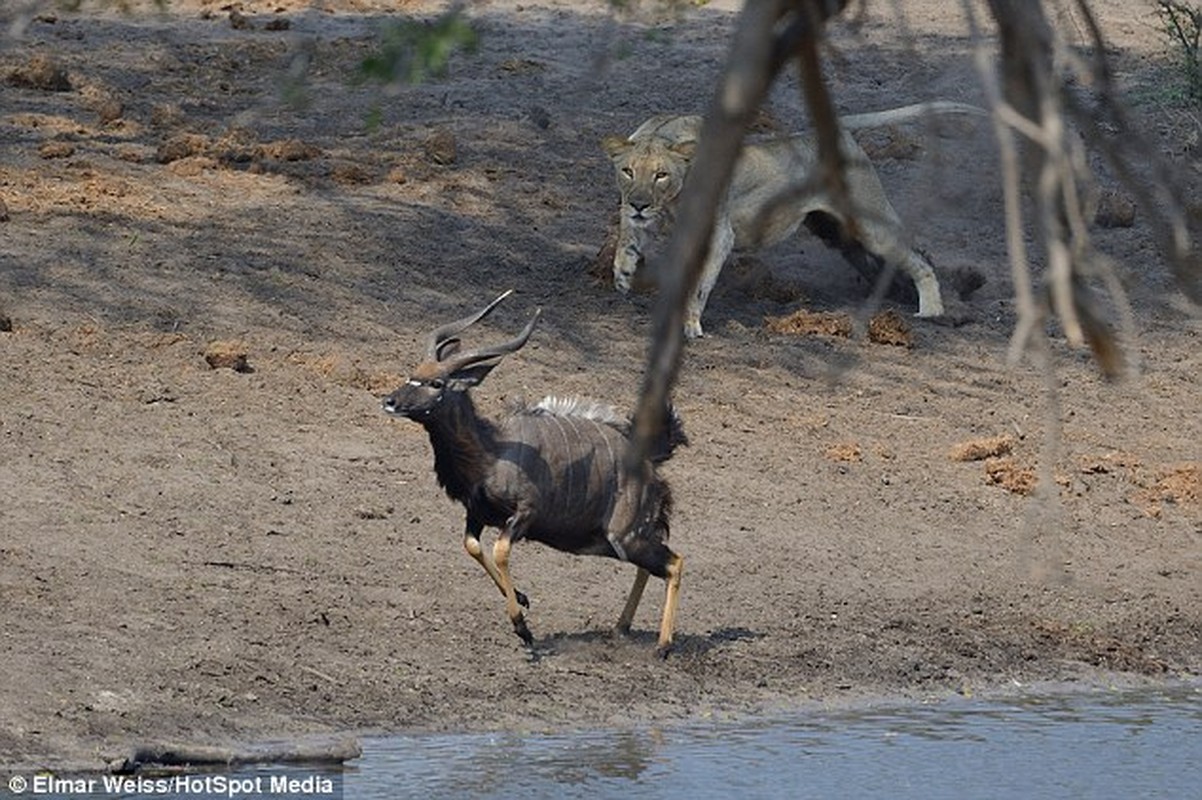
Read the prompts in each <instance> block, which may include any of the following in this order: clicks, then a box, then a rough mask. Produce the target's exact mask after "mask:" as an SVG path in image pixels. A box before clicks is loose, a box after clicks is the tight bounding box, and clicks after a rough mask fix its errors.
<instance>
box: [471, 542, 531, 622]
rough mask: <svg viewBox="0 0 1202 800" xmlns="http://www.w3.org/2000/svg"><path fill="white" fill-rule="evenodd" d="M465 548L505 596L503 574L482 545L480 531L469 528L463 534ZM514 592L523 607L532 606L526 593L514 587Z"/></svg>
mask: <svg viewBox="0 0 1202 800" xmlns="http://www.w3.org/2000/svg"><path fill="white" fill-rule="evenodd" d="M463 549H464V550H466V551H467V554H468V555H469V556H471V557H472V558H474V559H475V560H476V563H477V564H479V565H480V566H482V567H484V571H485V572H487V573H488V577H490V578H492V582H493V583H495V584H496V586H497V588H498V589H500V590H501V596H502V597H505V596H506V595H505V587H504V585H502V583H501V574H500V573H499V572H497V567H496V565H495V564H493V562H492V559H490V558H489V557H488V554H487V553H485V552H484V548H483V547H481V546H480V531H478V530H477V531H474V532H473V531H472V530H470V529H469V530H468V531H467V532H466V533H464V534H463ZM513 593H514V595H515V596H516V597H517V601H518V604H519V605H521V606H522V607H523V608H530V601H529V600H528V599H527V598H526V595H524V594H522V593H521V592H519V591H518V590H517V589H514V590H513Z"/></svg>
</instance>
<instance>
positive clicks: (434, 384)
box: [430, 378, 446, 389]
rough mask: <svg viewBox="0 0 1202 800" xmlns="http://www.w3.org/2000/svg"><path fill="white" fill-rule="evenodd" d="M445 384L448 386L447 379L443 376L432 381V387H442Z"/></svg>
mask: <svg viewBox="0 0 1202 800" xmlns="http://www.w3.org/2000/svg"><path fill="white" fill-rule="evenodd" d="M444 386H446V381H444V380H443V379H442V378H434V379H433V380H431V381H430V388H431V389H441V388H442V387H444Z"/></svg>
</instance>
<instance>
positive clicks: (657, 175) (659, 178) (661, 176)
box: [655, 171, 668, 181]
mask: <svg viewBox="0 0 1202 800" xmlns="http://www.w3.org/2000/svg"><path fill="white" fill-rule="evenodd" d="M655 179H656V180H657V181H666V180H667V179H668V173H666V172H662V171H661V172H657V173H655Z"/></svg>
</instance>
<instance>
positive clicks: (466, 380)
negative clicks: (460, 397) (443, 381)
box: [447, 356, 501, 392]
mask: <svg viewBox="0 0 1202 800" xmlns="http://www.w3.org/2000/svg"><path fill="white" fill-rule="evenodd" d="M500 363H501V359H500V357H499V356H498V357H497V358H495V359H492V360H490V361H481V362H480V363H478V364H472V365H470V366H467V367H463V368H462V369H457V370H455V371H454V372H452V373H451V374H450V375H448V376H447V388H448V389H450V390H452V391H455V392H462V391H465V390H467V389H470V388H472V387H473V386H479V385H480V383H481V382H482V381H483V380H484V379H485V378H487V377H488V373H490V372H492V370H493V367H495V366H496V365H497V364H500Z"/></svg>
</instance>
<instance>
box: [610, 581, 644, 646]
mask: <svg viewBox="0 0 1202 800" xmlns="http://www.w3.org/2000/svg"><path fill="white" fill-rule="evenodd" d="M650 574H651V573H649V572H648V571H647V570H645V569H643V568H642V567H639V571H638V574H636V575H635V576H634V586H631V587H630V594H629V595H627V597H626V606H625V607H624V608H623V609H622V616H620V617H618V624H617V625H615V626H614V633H617V634H619V635H620V636H625V635H626V634H628V633H630V623H632V622H633V621H634V612H636V611H638V610H639V600H641V599H643V589H644V588H645V587H646V586H647V577H648V576H649V575H650Z"/></svg>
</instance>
